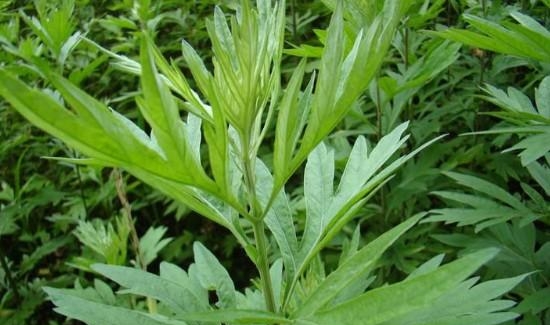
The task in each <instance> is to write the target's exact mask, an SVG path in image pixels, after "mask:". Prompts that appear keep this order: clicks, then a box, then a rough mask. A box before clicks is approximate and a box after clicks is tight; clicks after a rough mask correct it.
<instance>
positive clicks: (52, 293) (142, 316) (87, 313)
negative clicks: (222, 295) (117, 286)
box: [44, 287, 186, 325]
mask: <svg viewBox="0 0 550 325" xmlns="http://www.w3.org/2000/svg"><path fill="white" fill-rule="evenodd" d="M44 291H46V293H47V294H48V296H49V297H50V299H51V301H52V302H53V303H54V305H55V306H56V308H55V311H56V312H58V313H60V314H62V315H65V316H67V317H70V318H74V319H77V320H80V321H83V322H85V323H86V324H88V325H136V324H140V325H186V323H184V322H181V321H176V320H170V319H168V318H166V317H164V316H161V315H152V314H146V313H143V312H139V311H134V310H130V309H127V308H122V307H115V306H109V305H105V304H102V303H98V302H94V301H91V300H87V299H83V298H81V297H78V296H76V295H74V294H73V293H71V290H60V289H54V288H49V287H46V288H44Z"/></svg>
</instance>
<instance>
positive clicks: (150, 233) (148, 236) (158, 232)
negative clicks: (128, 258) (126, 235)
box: [139, 227, 172, 265]
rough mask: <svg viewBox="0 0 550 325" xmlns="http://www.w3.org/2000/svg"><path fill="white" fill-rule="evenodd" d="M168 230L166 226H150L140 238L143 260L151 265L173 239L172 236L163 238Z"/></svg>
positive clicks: (145, 263)
mask: <svg viewBox="0 0 550 325" xmlns="http://www.w3.org/2000/svg"><path fill="white" fill-rule="evenodd" d="M166 230H168V229H167V228H166V227H156V228H155V227H150V228H149V229H147V232H145V234H144V235H143V236H142V237H141V238H140V239H139V250H140V252H141V253H142V256H141V258H143V261H141V262H142V263H143V264H144V265H149V264H150V263H151V262H153V261H154V260H155V258H157V255H158V253H159V252H160V251H161V250H162V249H163V248H164V247H165V246H166V245H168V243H170V242H171V241H172V238H164V239H163V238H162V237H163V236H164V234H165V233H166Z"/></svg>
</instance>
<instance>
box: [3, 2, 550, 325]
mask: <svg viewBox="0 0 550 325" xmlns="http://www.w3.org/2000/svg"><path fill="white" fill-rule="evenodd" d="M237 3H238V1H231V0H226V1H177V0H173V1H152V5H151V10H149V11H147V12H145V13H143V12H140V7H139V6H136V4H135V3H134V2H133V1H129V0H128V1H86V0H75V1H46V0H36V1H33V2H29V1H14V0H7V1H6V0H5V1H3V2H1V3H0V46H1V48H2V50H1V51H0V66H3V67H9V68H10V70H11V71H15V72H17V75H18V76H19V78H20V79H22V80H24V81H25V82H26V83H27V84H29V85H33V86H40V87H41V86H44V81H43V80H42V79H41V78H38V77H37V75H39V74H40V71H36V69H35V68H34V66H33V64H31V63H29V62H34V63H35V62H36V58H38V57H39V58H40V60H44V62H47V64H48V65H50V66H53V67H55V69H56V72H57V73H60V74H62V75H64V76H65V77H67V78H68V79H69V80H70V81H71V82H72V83H74V84H76V85H78V86H80V87H81V88H82V89H84V90H86V91H87V92H88V93H89V94H91V95H93V96H94V97H95V98H97V99H100V100H101V101H102V102H104V103H106V104H107V105H113V106H116V107H117V111H118V112H120V113H122V114H124V115H125V116H127V117H128V118H130V119H131V120H132V121H134V122H135V123H136V124H138V125H140V126H142V127H145V126H146V122H145V121H144V120H143V117H142V116H141V115H139V114H138V113H137V112H136V111H135V110H134V106H133V100H134V98H135V97H136V96H137V95H139V93H136V89H139V87H138V84H139V78H137V77H136V76H135V75H134V74H132V73H127V72H128V71H129V70H131V68H132V67H129V66H127V65H126V66H125V65H124V60H121V58H123V57H128V58H136V57H137V56H138V55H139V49H140V40H139V37H138V32H139V30H140V24H141V23H142V21H143V20H141V19H140V15H142V16H143V15H147V16H148V22H149V23H150V24H154V30H156V31H157V33H156V37H155V43H156V44H157V46H158V47H159V49H160V51H161V52H162V54H163V55H164V57H166V58H171V57H180V51H181V49H180V45H181V44H180V41H181V39H185V40H186V41H187V42H188V43H190V44H191V45H192V46H193V47H194V48H195V49H197V50H198V51H199V54H200V56H201V57H202V58H204V59H205V62H207V63H208V62H210V61H209V60H208V58H210V57H211V56H212V48H211V44H210V41H209V39H208V35H207V30H206V25H205V22H204V20H205V18H206V17H210V16H211V15H212V12H213V11H214V6H215V5H219V6H220V7H221V8H222V9H223V10H224V11H227V12H229V11H231V9H235V8H236V7H237ZM335 3H336V1H330V0H326V1H298V0H295V1H290V0H289V1H287V3H286V6H287V10H286V15H287V19H286V29H285V34H286V44H285V49H286V50H285V52H284V54H283V61H282V62H283V79H284V80H283V84H286V83H287V82H288V80H289V79H290V76H291V72H292V70H293V69H294V67H295V66H296V63H297V62H298V61H299V59H300V57H308V61H307V65H306V67H305V70H306V71H307V72H308V73H310V72H312V71H313V70H315V69H317V68H318V67H319V64H320V61H319V57H320V54H321V51H322V48H323V46H324V44H326V28H327V26H328V24H329V20H330V16H331V14H332V12H333V10H334V8H335ZM345 3H346V4H347V6H348V7H350V8H349V10H348V11H347V12H351V13H353V12H360V11H361V10H367V11H368V9H366V8H367V7H365V6H366V4H369V5H370V6H376V5H380V3H382V2H381V1H364V2H361V1H355V2H354V1H349V2H346V1H345ZM346 19H347V21H351V22H353V21H354V17H346ZM549 26H550V4H549V3H548V1H537V0H531V1H526V0H522V1H488V0H487V1H484V0H480V1H470V0H449V1H443V0H434V1H430V0H425V1H415V2H414V4H413V6H412V8H410V9H409V11H408V13H407V15H406V16H405V18H404V19H403V20H402V21H401V22H400V24H399V27H398V30H397V33H396V34H395V37H394V39H393V40H392V42H391V47H390V50H389V53H388V55H387V56H386V57H385V60H384V62H383V64H382V68H381V69H380V71H379V72H378V73H377V75H376V77H375V78H374V80H373V81H372V82H371V83H370V86H369V87H368V91H367V92H365V94H364V95H363V96H362V97H361V99H360V100H359V101H358V102H357V103H356V104H354V106H353V109H352V110H351V113H350V114H348V115H347V116H346V117H345V119H344V120H343V121H342V122H341V123H340V124H339V125H338V126H337V128H336V130H335V132H333V133H332V134H331V135H330V136H329V137H328V138H327V139H326V140H325V145H326V146H327V147H328V148H330V149H332V150H334V156H335V161H336V174H337V175H338V176H339V175H341V174H342V173H343V170H344V167H345V165H346V162H347V161H348V158H349V156H350V154H351V150H352V145H353V143H354V142H355V140H356V139H357V138H358V137H359V136H360V135H362V136H365V137H366V139H367V142H368V143H369V146H370V147H374V145H375V144H376V143H377V142H378V141H379V140H380V139H381V138H382V137H384V136H385V135H387V134H389V133H390V132H391V131H392V130H393V129H394V128H395V127H396V126H398V125H400V124H401V123H402V122H404V121H410V125H409V130H410V132H411V137H410V139H409V141H408V142H407V143H406V144H404V145H403V147H404V148H403V150H404V152H405V153H408V152H411V151H412V150H413V149H415V148H417V147H419V146H420V145H422V144H424V143H426V142H427V141H428V140H430V139H433V138H435V137H437V136H439V135H441V134H447V135H446V137H445V138H443V139H442V140H440V141H438V142H436V143H435V144H432V145H431V146H429V147H428V148H426V149H424V150H423V151H421V152H420V153H419V154H418V155H417V156H416V157H415V158H413V159H411V160H409V161H408V162H406V163H405V165H404V166H403V167H402V168H401V169H400V170H399V171H398V172H397V173H396V175H395V176H394V177H393V178H391V179H390V180H389V181H388V182H387V183H386V184H385V185H384V186H383V187H382V188H381V189H380V190H379V191H378V192H377V193H376V194H375V195H374V196H373V197H372V198H370V200H369V201H368V202H367V203H366V204H365V205H364V206H362V207H361V208H360V209H359V210H358V211H357V212H356V215H357V217H356V218H354V219H353V220H352V221H350V222H349V223H348V224H346V226H345V227H344V231H343V232H342V233H340V234H339V235H338V236H336V237H335V238H334V239H333V240H332V241H331V243H330V245H329V247H327V248H325V249H324V250H323V252H322V257H323V258H322V260H323V262H324V268H323V267H321V266H319V267H320V268H322V270H323V271H322V272H321V273H324V272H325V270H326V272H328V271H330V270H333V269H335V268H336V267H337V265H338V264H339V259H341V258H342V257H341V256H342V252H344V254H343V255H344V256H345V252H347V251H353V250H354V249H356V248H357V247H362V246H363V245H364V244H365V243H368V242H370V241H371V240H372V239H374V238H376V237H378V236H379V235H381V234H382V233H384V232H386V231H387V230H389V229H391V228H392V227H394V226H396V225H398V224H399V223H401V222H403V221H404V220H407V219H408V218H409V217H410V216H413V215H415V214H417V213H421V212H427V213H428V217H427V218H425V219H424V220H423V221H422V223H421V224H419V225H417V226H415V227H414V228H412V229H411V230H410V231H409V232H407V233H406V234H405V235H403V236H402V237H401V238H400V239H399V240H398V241H397V242H396V243H395V244H394V245H393V246H392V247H391V248H390V249H389V250H388V251H387V252H386V253H385V254H384V255H383V257H382V258H381V259H380V260H379V261H378V263H379V264H380V265H379V268H378V269H377V270H376V277H375V278H373V282H372V283H371V284H370V286H371V287H379V286H381V285H384V284H385V283H393V282H396V281H398V280H402V279H404V278H406V277H407V276H408V275H409V274H411V273H412V272H413V271H414V270H416V269H417V268H418V267H419V266H420V265H421V264H422V263H424V262H425V261H427V260H429V259H430V258H432V257H434V256H436V255H438V254H440V253H445V254H446V255H445V256H446V259H448V260H452V259H454V258H456V257H458V256H462V255H464V254H465V253H467V252H471V251H474V250H478V249H480V248H487V247H497V248H499V249H500V253H499V254H498V255H497V256H496V257H495V258H494V259H493V260H492V261H491V262H489V263H488V264H487V265H485V267H483V268H482V269H481V270H480V271H479V275H480V276H481V277H482V278H483V279H486V280H489V279H499V278H503V277H512V276H517V275H521V274H529V275H528V276H527V278H526V279H525V280H524V281H523V282H521V284H520V285H518V286H516V287H515V288H514V289H513V290H511V291H510V292H509V293H508V294H507V298H510V299H512V300H515V301H517V302H518V304H517V305H516V307H514V308H513V311H515V312H517V313H519V314H521V317H520V318H518V319H517V320H515V321H510V322H509V323H510V324H512V323H518V324H524V325H526V324H550V312H549V311H548V310H549V309H548V308H549V307H550V287H549V285H550V244H549V237H550V231H549V224H550V204H549V197H550V168H549V166H550V154H549V151H550V77H549V76H550V31H549ZM348 28H350V29H353V24H350V25H349V26H348ZM82 36H85V38H83V37H82ZM347 46H349V47H351V44H348V45H347ZM174 64H175V65H176V66H177V67H179V68H180V69H181V70H182V71H183V72H184V73H185V74H189V68H188V66H186V64H185V62H183V60H181V61H175V62H174ZM52 96H59V94H57V93H55V92H53V90H52ZM274 138H275V129H274V128H272V129H268V131H267V134H266V138H265V141H264V143H263V145H262V147H260V149H259V156H260V157H262V159H263V160H264V161H266V162H268V161H271V160H272V159H271V155H272V154H273V142H274ZM0 139H1V142H0V182H1V184H0V185H1V188H0V262H1V267H0V324H14V325H15V324H29V325H32V324H51V325H54V324H76V322H75V321H71V320H66V319H65V318H64V317H63V316H60V315H58V314H55V313H54V312H53V311H52V308H53V305H52V304H51V303H50V302H48V301H47V300H46V295H45V293H44V292H43V290H42V287H44V286H49V287H60V288H65V287H72V286H75V285H76V286H77V287H88V286H93V287H95V288H96V290H100V291H101V290H102V289H101V288H103V287H104V286H108V284H106V283H105V282H102V281H99V280H94V272H93V271H92V270H91V268H90V266H91V265H92V264H93V263H98V262H101V263H107V264H113V265H126V266H131V265H136V264H137V263H139V264H141V266H143V267H144V268H147V270H149V271H152V272H154V273H156V272H157V270H158V268H159V263H160V261H169V262H171V263H174V264H177V265H180V266H185V267H186V266H188V265H189V264H190V263H191V262H192V261H193V259H192V257H193V249H192V246H193V245H192V243H193V242H195V241H200V242H202V243H203V244H204V245H205V246H206V247H208V248H209V249H210V250H211V251H212V252H213V253H214V254H215V255H216V256H217V257H218V258H219V259H220V261H221V263H222V264H223V265H224V266H225V267H226V268H227V269H228V270H229V273H230V274H231V276H232V277H233V279H234V281H235V282H236V285H237V288H238V289H241V290H244V288H246V287H249V286H251V285H253V283H250V278H254V277H255V276H256V274H255V271H253V270H254V266H253V264H252V263H251V262H250V261H249V259H248V258H247V256H246V253H245V252H244V251H242V250H241V248H240V246H239V245H238V243H237V242H236V240H235V239H234V237H233V236H231V234H230V233H229V232H228V231H227V230H226V229H224V228H222V227H220V226H218V225H217V224H215V223H213V222H211V221H209V220H207V219H205V218H202V217H200V216H198V215H197V214H196V213H195V212H192V211H191V210H190V209H189V208H188V207H186V206H185V205H183V204H181V203H178V202H176V201H173V200H171V199H168V198H166V197H165V196H163V195H162V194H160V193H159V192H157V191H156V190H153V189H151V188H150V187H148V186H147V185H145V184H143V183H141V182H140V181H138V180H137V179H135V178H133V177H132V176H129V175H128V174H126V173H125V172H123V171H120V170H117V169H109V168H101V167H96V166H93V165H92V166H82V165H75V164H73V163H71V161H70V160H57V159H44V157H69V158H80V154H79V153H78V152H75V151H73V150H72V149H69V148H68V147H67V146H66V145H64V144H63V143H61V142H60V141H58V140H55V139H53V138H52V137H51V136H49V135H46V134H45V133H43V132H42V131H40V130H39V129H37V128H35V127H32V126H31V125H30V124H29V123H28V122H26V121H25V120H24V119H23V118H22V117H21V116H20V115H19V114H18V113H16V112H15V110H13V109H12V108H11V107H10V105H9V104H8V103H7V102H5V101H0ZM203 150H206V149H203ZM302 179H303V170H299V171H298V175H297V176H295V177H293V178H292V179H290V181H289V183H288V184H287V185H286V191H287V193H288V194H289V200H290V208H291V211H292V213H293V215H295V216H296V220H297V224H296V227H297V229H298V230H299V231H300V230H303V229H304V227H305V213H306V202H304V199H303V192H304V189H303V184H302V181H301V180H302ZM132 220H133V221H132ZM271 245H273V246H275V245H276V244H275V242H274V241H273V242H272V243H271ZM275 257H276V256H273V257H272V258H273V259H274V258H275ZM319 264H321V263H320V262H319ZM311 281H315V279H312V280H311ZM103 289H105V288H103ZM105 290H106V289H105ZM107 291H108V290H106V291H103V292H107Z"/></svg>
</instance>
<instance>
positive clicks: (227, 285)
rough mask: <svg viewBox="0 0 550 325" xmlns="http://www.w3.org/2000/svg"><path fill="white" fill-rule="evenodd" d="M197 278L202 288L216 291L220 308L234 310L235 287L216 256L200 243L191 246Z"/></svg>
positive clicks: (235, 300)
mask: <svg viewBox="0 0 550 325" xmlns="http://www.w3.org/2000/svg"><path fill="white" fill-rule="evenodd" d="M193 253H194V256H195V265H196V267H197V276H198V277H199V281H200V283H201V285H202V286H203V288H205V289H208V290H216V293H217V296H218V303H217V304H218V306H219V307H220V308H234V307H235V306H236V303H237V298H236V296H235V285H234V284H233V280H232V279H231V276H230V275H229V273H228V272H227V270H226V269H225V268H224V267H223V265H221V263H220V262H219V261H218V259H217V258H216V256H214V254H212V253H211V252H210V251H209V250H208V249H207V248H206V247H204V246H203V245H202V244H201V243H199V242H195V243H194V244H193Z"/></svg>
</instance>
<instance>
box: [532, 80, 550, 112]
mask: <svg viewBox="0 0 550 325" xmlns="http://www.w3.org/2000/svg"><path fill="white" fill-rule="evenodd" d="M535 99H536V102H537V109H538V111H539V114H540V115H542V116H544V117H546V118H548V119H550V76H547V77H545V78H544V79H542V81H541V82H540V84H539V87H538V88H537V89H536V90H535Z"/></svg>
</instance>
